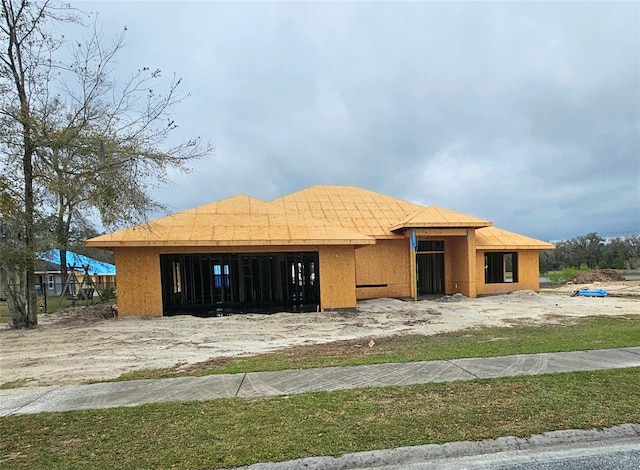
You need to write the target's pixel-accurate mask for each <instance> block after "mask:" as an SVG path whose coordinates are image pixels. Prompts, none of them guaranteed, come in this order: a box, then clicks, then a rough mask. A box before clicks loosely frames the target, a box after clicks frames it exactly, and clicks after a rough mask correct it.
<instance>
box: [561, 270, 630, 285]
mask: <svg viewBox="0 0 640 470" xmlns="http://www.w3.org/2000/svg"><path fill="white" fill-rule="evenodd" d="M625 280H626V279H625V278H624V276H622V275H620V274H618V273H617V272H616V271H614V270H613V269H593V270H591V271H585V272H582V273H580V274H578V275H577V276H574V277H573V278H571V279H570V280H569V282H568V284H591V283H593V282H619V281H625Z"/></svg>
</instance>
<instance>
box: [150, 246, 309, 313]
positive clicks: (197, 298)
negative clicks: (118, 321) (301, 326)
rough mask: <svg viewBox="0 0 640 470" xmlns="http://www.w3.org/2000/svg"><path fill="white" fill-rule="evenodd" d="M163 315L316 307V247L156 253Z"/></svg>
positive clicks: (294, 310)
mask: <svg viewBox="0 0 640 470" xmlns="http://www.w3.org/2000/svg"><path fill="white" fill-rule="evenodd" d="M160 271H161V278H162V305H163V314H164V315H179V314H189V315H201V316H215V315H225V314H231V313H274V312H280V311H288V312H315V311H316V310H317V309H318V308H319V306H320V280H319V272H318V271H319V263H318V252H299V253H260V254H237V253H225V254H188V255H187V254H181V255H177V254H176V255H160Z"/></svg>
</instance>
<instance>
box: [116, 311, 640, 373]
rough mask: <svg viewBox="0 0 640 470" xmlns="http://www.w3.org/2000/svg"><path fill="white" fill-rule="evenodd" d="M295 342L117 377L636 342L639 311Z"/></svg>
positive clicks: (501, 353) (639, 332)
mask: <svg viewBox="0 0 640 470" xmlns="http://www.w3.org/2000/svg"><path fill="white" fill-rule="evenodd" d="M368 343H369V338H366V339H361V340H354V341H339V342H336V343H328V344H320V345H310V346H299V347H294V348H288V349H283V350H281V351H278V352H274V353H270V354H260V355H255V356H248V357H236V358H216V359H213V360H211V361H210V362H209V363H203V364H199V365H196V366H194V367H191V368H189V369H187V370H184V371H181V372H178V371H177V370H176V369H175V368H169V369H154V370H142V371H137V372H132V373H127V374H124V375H123V376H121V377H120V378H119V379H118V380H132V379H143V378H163V377H176V376H180V375H205V374H216V373H220V374H222V373H224V374H229V373H239V372H254V371H274V370H284V369H304V368H312V367H331V366H348V365H361V364H380V363H388V362H413V361H429V360H439V359H456V358H464V357H489V356H505V355H511V354H530V353H541V352H558V351H577V350H589V349H606V348H616V347H628V346H640V316H639V315H629V316H620V317H592V318H584V319H576V320H575V322H574V323H570V324H557V325H552V324H544V325H539V326H532V325H522V326H513V327H508V328H478V329H468V330H462V331H457V332H451V333H442V334H438V335H433V336H421V335H401V336H390V337H386V338H376V339H375V345H374V346H373V347H372V348H370V347H369V346H368Z"/></svg>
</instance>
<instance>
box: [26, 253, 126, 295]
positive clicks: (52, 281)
mask: <svg viewBox="0 0 640 470" xmlns="http://www.w3.org/2000/svg"><path fill="white" fill-rule="evenodd" d="M37 260H38V261H37V270H36V273H35V274H36V288H37V289H38V293H39V294H40V295H44V296H47V297H53V296H58V295H60V294H61V293H62V291H63V289H64V286H65V283H66V282H67V280H68V279H63V278H62V269H61V263H60V251H59V250H50V251H46V252H44V253H38V254H37ZM66 265H67V278H68V276H69V274H72V275H73V277H72V278H71V282H70V283H69V288H68V293H69V294H71V295H73V294H76V292H77V286H79V285H81V283H82V279H83V277H84V275H85V271H84V268H85V267H87V268H88V273H89V276H90V277H91V280H92V281H93V283H94V284H95V285H96V287H98V289H102V288H104V287H113V288H114V289H115V283H116V267H115V266H114V265H113V264H110V263H105V262H103V261H98V260H95V259H93V258H89V257H88V256H84V255H81V254H78V253H74V252H73V251H67V259H66Z"/></svg>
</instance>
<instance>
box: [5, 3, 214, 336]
mask: <svg viewBox="0 0 640 470" xmlns="http://www.w3.org/2000/svg"><path fill="white" fill-rule="evenodd" d="M2 8H3V10H2V14H3V18H2V25H0V31H1V32H2V37H1V41H2V42H1V44H0V48H1V51H0V52H1V54H0V60H1V66H2V68H1V69H0V91H2V92H3V99H2V110H1V116H2V120H3V124H5V132H4V133H3V134H2V136H1V137H0V138H1V145H2V150H3V154H2V156H1V158H2V160H1V163H2V169H3V171H4V174H6V175H11V176H8V177H4V178H2V179H0V191H1V193H0V196H1V199H0V210H1V211H2V212H0V219H6V220H11V221H12V224H11V230H9V232H8V233H9V236H8V238H7V239H6V240H9V241H10V243H9V241H5V243H4V250H5V251H6V252H7V253H9V252H11V257H8V256H7V257H5V256H3V260H5V261H6V262H4V261H3V263H0V264H2V266H3V269H4V270H5V274H6V276H5V278H6V279H7V280H9V281H11V280H14V281H11V282H8V284H11V285H9V288H8V293H9V297H11V299H12V300H11V301H10V302H9V306H10V310H11V314H12V321H13V325H14V326H16V327H29V326H34V325H36V324H37V317H36V310H35V304H36V302H35V291H34V270H35V253H36V250H37V246H36V237H35V236H34V222H35V221H36V220H37V219H38V218H39V217H41V218H47V219H49V220H50V219H53V220H54V221H55V227H52V232H53V234H54V237H53V240H52V243H53V244H54V245H55V246H56V247H57V248H58V249H60V250H61V264H62V265H63V269H65V268H66V266H64V264H65V258H66V256H65V255H66V249H67V247H68V244H69V235H70V232H71V229H72V226H73V225H74V223H82V222H86V221H87V220H88V215H90V214H97V216H98V217H99V218H100V220H101V222H102V223H103V224H104V225H105V226H108V227H115V226H119V225H126V224H129V223H132V222H140V221H142V220H145V218H146V217H147V215H148V214H149V213H150V211H152V210H154V209H156V208H158V207H159V205H158V204H157V203H155V202H154V201H153V200H152V199H151V197H150V196H149V190H150V188H151V187H152V186H153V185H154V184H155V185H157V184H160V183H161V182H164V181H165V180H166V178H167V174H168V170H169V169H177V170H179V171H187V170H188V164H189V163H190V162H192V161H193V160H194V159H196V158H200V157H202V156H205V155H208V154H210V153H211V152H212V149H211V148H210V146H209V145H202V144H201V143H200V141H199V139H192V140H188V141H186V142H179V143H177V144H174V145H170V144H169V145H167V142H168V141H169V138H170V134H171V132H172V131H173V130H175V129H176V124H175V122H174V121H173V120H172V119H171V117H170V112H171V110H172V108H173V107H174V106H175V105H176V104H178V103H179V102H180V101H181V99H182V97H180V96H179V95H178V94H177V90H178V86H179V85H180V80H178V79H175V78H174V79H173V81H172V82H171V83H170V84H169V85H168V86H167V87H165V89H164V91H161V89H162V85H161V78H162V76H161V73H160V71H159V70H156V69H151V68H149V67H141V68H140V69H139V70H137V71H136V72H135V73H134V74H132V75H131V76H130V77H129V78H128V79H126V80H124V81H121V82H118V81H117V80H116V79H115V78H114V77H113V67H114V63H115V62H114V60H115V57H116V55H117V54H118V52H119V51H121V50H122V48H123V47H124V45H125V44H124V31H123V33H122V34H121V35H120V36H119V37H117V38H116V39H115V40H114V41H113V42H111V43H110V44H108V45H106V46H105V41H104V39H103V37H102V34H101V33H100V31H99V29H98V28H97V27H94V29H93V30H92V32H91V35H90V37H89V38H87V39H83V40H81V41H75V42H74V41H68V40H62V39H61V40H55V39H54V37H53V34H52V33H51V31H52V28H53V27H54V26H55V25H57V24H60V23H61V22H73V21H76V17H75V16H74V15H75V14H78V12H77V11H73V10H70V9H69V8H66V7H64V6H62V5H59V4H57V3H53V2H52V1H43V2H33V1H29V0H2ZM65 46H66V49H64V47H65ZM61 52H64V54H62V55H63V56H65V57H66V59H64V60H60V59H59V53H61ZM5 92H6V94H5ZM16 135H17V136H19V137H20V138H19V139H15V138H14V137H15V136H16ZM18 163H21V165H19V164H18ZM36 207H37V208H38V210H36ZM16 221H19V222H18V223H15V222H16ZM10 258H11V259H10ZM17 261H20V262H19V263H17ZM18 286H19V288H18Z"/></svg>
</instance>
